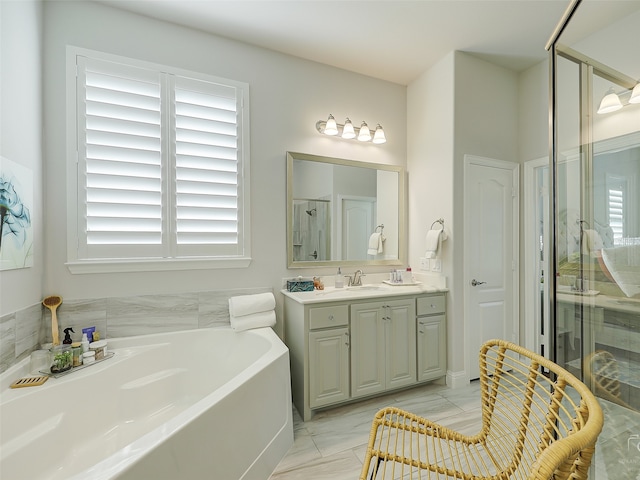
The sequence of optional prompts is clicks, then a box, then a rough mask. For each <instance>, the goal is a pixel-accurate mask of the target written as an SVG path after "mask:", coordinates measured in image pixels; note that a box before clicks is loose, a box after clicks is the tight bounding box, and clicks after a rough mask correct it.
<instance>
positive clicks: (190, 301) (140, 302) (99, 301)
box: [0, 287, 272, 372]
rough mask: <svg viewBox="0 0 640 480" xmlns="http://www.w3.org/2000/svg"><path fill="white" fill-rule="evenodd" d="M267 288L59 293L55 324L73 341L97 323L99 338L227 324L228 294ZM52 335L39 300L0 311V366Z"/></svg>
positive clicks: (16, 359) (47, 312) (0, 369)
mask: <svg viewBox="0 0 640 480" xmlns="http://www.w3.org/2000/svg"><path fill="white" fill-rule="evenodd" d="M271 291H272V289H271V288H267V287H260V288H238V289H230V290H215V291H204V292H191V293H177V294H159V295H138V296H130V297H111V298H92V299H68V298H64V297H63V299H62V305H60V307H58V310H57V316H58V326H59V329H60V332H62V331H63V330H64V329H65V328H68V327H72V328H73V330H74V333H72V334H71V338H72V339H73V340H74V341H80V340H81V339H82V329H83V328H86V327H96V330H97V331H98V332H100V335H101V338H103V339H104V338H116V337H132V336H138V335H146V334H149V333H162V332H175V331H180V330H189V329H195V328H210V327H222V326H228V325H230V322H229V303H228V302H229V297H232V296H236V295H250V294H254V293H264V292H271ZM60 338H62V336H61V337H60ZM51 341H52V338H51V312H50V310H49V309H47V308H44V307H43V306H42V303H37V304H35V305H32V306H30V307H28V308H25V309H23V310H20V311H18V312H14V313H10V314H7V315H4V316H2V317H0V372H4V371H5V370H6V369H7V368H9V367H10V366H12V365H14V364H15V363H17V362H19V361H20V360H22V359H23V358H25V357H27V356H28V355H30V354H31V352H32V351H34V350H37V349H39V348H40V344H42V343H47V342H51Z"/></svg>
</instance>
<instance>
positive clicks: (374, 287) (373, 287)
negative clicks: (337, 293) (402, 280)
mask: <svg viewBox="0 0 640 480" xmlns="http://www.w3.org/2000/svg"><path fill="white" fill-rule="evenodd" d="M347 290H386V289H385V288H384V287H383V286H381V285H361V286H359V287H347Z"/></svg>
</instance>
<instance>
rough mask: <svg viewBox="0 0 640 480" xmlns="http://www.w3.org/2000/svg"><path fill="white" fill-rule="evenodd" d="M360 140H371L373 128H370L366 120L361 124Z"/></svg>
mask: <svg viewBox="0 0 640 480" xmlns="http://www.w3.org/2000/svg"><path fill="white" fill-rule="evenodd" d="M358 140H360V141H361V142H368V141H369V140H371V130H369V126H368V125H367V123H366V122H362V125H361V126H360V131H359V132H358Z"/></svg>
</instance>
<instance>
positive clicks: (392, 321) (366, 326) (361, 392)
mask: <svg viewBox="0 0 640 480" xmlns="http://www.w3.org/2000/svg"><path fill="white" fill-rule="evenodd" d="M415 312H416V307H415V300H414V299H406V300H386V301H383V302H371V303H361V304H356V305H351V397H352V398H358V397H363V396H368V395H371V394H374V393H378V392H384V391H386V390H391V389H394V388H400V387H404V386H407V385H411V384H413V383H415V382H416V329H415Z"/></svg>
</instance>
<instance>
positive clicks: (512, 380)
mask: <svg viewBox="0 0 640 480" xmlns="http://www.w3.org/2000/svg"><path fill="white" fill-rule="evenodd" d="M479 365H480V394H481V401H482V428H481V431H480V432H479V433H477V434H476V435H463V434H461V433H458V432H456V431H454V430H451V429H449V428H447V427H444V426H442V425H439V424H437V423H435V422H432V421H430V420H428V419H425V418H423V417H419V416H417V415H414V414H412V413H409V412H405V411H403V410H400V409H398V408H395V407H388V408H386V409H382V410H380V411H379V412H378V414H377V415H376V416H375V418H374V421H373V425H372V429H371V436H370V439H369V445H368V447H367V452H366V455H365V461H364V466H363V470H362V473H361V476H360V479H362V480H365V479H369V478H371V479H379V480H380V479H396V478H402V479H464V480H481V479H485V480H489V479H491V480H550V479H553V480H564V479H569V478H570V479H571V480H585V479H586V478H587V475H588V470H589V466H590V464H591V459H592V457H593V454H594V450H595V444H596V440H597V438H598V435H599V434H600V431H601V430H602V425H603V415H602V409H601V408H600V405H599V403H598V401H597V400H596V398H595V396H594V395H593V394H592V393H591V391H590V390H589V389H588V388H587V387H586V386H585V384H584V383H582V382H581V381H580V380H578V379H577V378H576V377H575V376H573V375H572V374H570V373H569V372H567V371H566V370H565V369H563V368H561V367H560V366H558V365H557V364H555V363H553V362H551V361H549V360H547V359H545V358H543V357H541V356H540V355H537V354H535V353H533V352H531V351H529V350H526V349H524V348H522V347H520V346H518V345H515V344H513V343H510V342H506V341H503V340H491V341H489V342H487V343H485V344H484V345H483V346H482V348H481V351H480V364H479Z"/></svg>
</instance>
